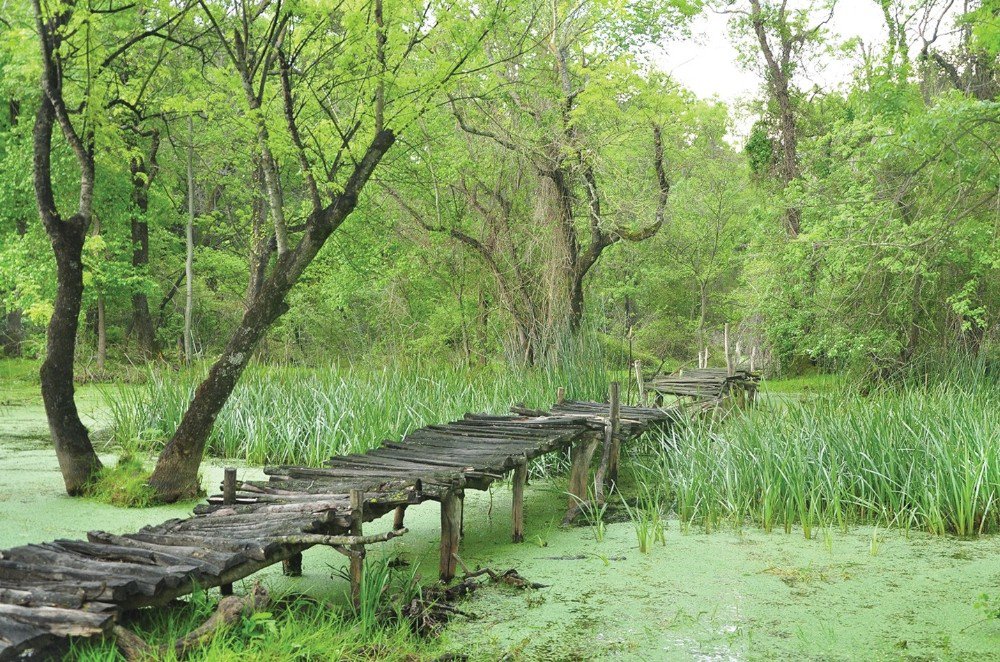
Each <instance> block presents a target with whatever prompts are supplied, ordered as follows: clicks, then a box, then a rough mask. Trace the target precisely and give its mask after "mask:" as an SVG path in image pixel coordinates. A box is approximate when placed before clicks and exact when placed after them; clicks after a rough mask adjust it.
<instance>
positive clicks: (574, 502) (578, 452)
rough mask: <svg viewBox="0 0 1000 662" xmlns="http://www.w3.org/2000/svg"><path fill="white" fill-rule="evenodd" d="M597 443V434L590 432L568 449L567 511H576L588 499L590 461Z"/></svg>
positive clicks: (598, 441)
mask: <svg viewBox="0 0 1000 662" xmlns="http://www.w3.org/2000/svg"><path fill="white" fill-rule="evenodd" d="M598 443H600V438H599V436H598V435H596V434H594V433H592V432H591V433H587V434H585V435H583V437H582V438H581V439H579V440H578V441H577V442H576V443H574V444H573V447H572V448H571V449H570V454H569V456H570V469H569V494H570V497H569V505H568V508H569V511H568V512H576V510H577V509H578V508H579V506H580V504H581V503H584V502H586V501H587V500H588V494H587V484H588V483H589V482H590V481H589V480H588V479H589V478H590V461H591V460H592V459H593V457H594V451H595V450H597V444H598Z"/></svg>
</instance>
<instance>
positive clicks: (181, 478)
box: [149, 277, 292, 502]
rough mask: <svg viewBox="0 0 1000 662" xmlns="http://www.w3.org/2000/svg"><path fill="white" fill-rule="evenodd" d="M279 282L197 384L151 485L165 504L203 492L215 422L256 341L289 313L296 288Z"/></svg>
mask: <svg viewBox="0 0 1000 662" xmlns="http://www.w3.org/2000/svg"><path fill="white" fill-rule="evenodd" d="M274 280H275V279H273V277H272V279H270V280H269V281H268V282H267V284H266V285H265V287H264V288H263V289H262V290H261V291H260V293H259V294H258V296H257V297H256V298H255V299H254V300H253V301H252V302H250V306H249V308H247V311H246V313H245V314H244V315H243V319H242V320H241V321H240V325H239V327H238V328H237V329H236V332H235V333H234V334H233V335H232V337H231V338H230V339H229V342H228V343H227V344H226V348H225V349H224V350H223V352H222V356H220V357H219V359H218V360H217V361H216V362H215V364H214V365H213V366H212V369H211V370H210V371H209V373H208V377H206V378H205V381H203V382H202V383H201V385H199V386H198V390H197V391H195V394H194V399H193V400H191V404H190V405H189V406H188V409H187V411H186V412H185V413H184V418H183V419H182V420H181V424H180V426H178V428H177V431H176V432H175V433H174V436H173V438H172V439H171V440H170V443H168V444H167V446H166V447H165V448H164V449H163V452H162V453H160V457H159V459H158V460H157V462H156V469H155V470H154V471H153V475H152V476H151V477H150V479H149V484H150V486H152V487H153V489H154V490H155V491H156V493H157V495H158V496H159V498H160V499H161V500H163V501H167V502H171V501H176V500H178V499H184V498H190V497H193V496H196V495H197V494H198V492H199V490H200V486H199V485H198V467H199V466H201V460H202V457H203V456H204V453H205V444H206V442H207V440H208V435H209V434H210V433H211V431H212V427H213V426H214V425H215V419H216V417H217V416H218V415H219V412H220V411H221V410H222V407H223V405H225V404H226V400H228V399H229V396H230V394H232V392H233V389H234V388H235V387H236V382H237V381H238V380H239V378H240V375H242V374H243V370H244V369H245V368H246V365H247V362H248V361H249V359H250V356H251V354H253V350H254V348H255V347H256V346H257V343H258V342H259V341H260V339H261V338H262V337H263V336H264V334H265V333H266V332H267V329H268V327H270V325H271V324H272V323H273V322H274V321H275V320H276V319H278V317H280V316H281V315H282V314H283V313H284V312H285V310H287V305H286V304H285V301H284V298H285V295H286V294H287V293H288V291H289V290H290V289H291V285H292V284H291V283H287V284H285V283H281V284H278V283H275V282H274ZM269 286H270V287H269Z"/></svg>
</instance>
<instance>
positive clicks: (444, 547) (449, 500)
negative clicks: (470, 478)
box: [438, 481, 465, 582]
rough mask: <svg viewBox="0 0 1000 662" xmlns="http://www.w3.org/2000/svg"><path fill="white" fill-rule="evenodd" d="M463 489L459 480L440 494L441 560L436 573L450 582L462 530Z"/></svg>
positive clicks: (455, 563) (444, 580)
mask: <svg viewBox="0 0 1000 662" xmlns="http://www.w3.org/2000/svg"><path fill="white" fill-rule="evenodd" d="M464 496H465V491H464V490H463V489H462V484H461V483H460V482H459V481H455V482H453V483H452V486H451V487H449V488H448V489H447V490H445V491H444V494H442V495H441V560H440V564H439V566H438V573H439V576H440V578H441V581H443V582H450V581H451V580H452V579H453V578H454V577H455V568H456V566H457V562H456V561H455V554H457V553H458V545H459V541H460V540H461V532H462V499H463V498H464Z"/></svg>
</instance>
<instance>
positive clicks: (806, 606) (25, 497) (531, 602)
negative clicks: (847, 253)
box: [0, 389, 1000, 660]
mask: <svg viewBox="0 0 1000 662" xmlns="http://www.w3.org/2000/svg"><path fill="white" fill-rule="evenodd" d="M81 395H82V398H81V401H82V406H81V411H82V412H83V415H84V418H85V422H86V423H87V424H88V425H90V426H91V427H100V425H101V423H102V419H101V408H100V398H99V395H97V393H96V391H92V390H90V389H82V394H81ZM103 459H104V460H105V461H113V458H112V457H104V458H103ZM226 464H232V463H231V462H227V463H226ZM203 474H204V481H205V485H206V487H207V488H209V489H214V488H215V487H216V486H218V484H219V481H220V478H221V474H222V464H221V463H218V462H213V463H210V464H207V465H206V467H205V469H204V471H203ZM239 476H240V478H244V477H248V478H256V477H260V476H261V473H260V471H259V470H256V469H240V471H239ZM563 483H564V481H562V482H560V481H558V480H557V481H553V482H535V483H534V484H532V485H530V486H529V487H528V489H527V500H526V506H525V518H526V529H527V530H526V542H525V543H524V544H521V545H513V544H511V543H510V542H509V535H510V490H509V486H507V485H505V484H498V485H496V486H495V487H494V490H493V491H492V492H491V493H482V492H473V491H469V492H467V497H466V502H465V522H466V525H465V539H464V540H463V543H462V551H461V555H462V559H463V561H465V563H466V564H467V565H468V566H469V567H476V566H489V567H491V568H494V569H496V570H505V569H507V568H510V567H514V568H517V570H518V571H519V572H520V573H521V574H522V575H523V576H524V577H526V578H527V579H529V580H530V581H534V582H540V583H543V584H547V585H548V587H547V588H543V589H538V590H531V591H519V590H514V589H510V588H507V587H489V588H485V589H483V590H481V591H479V592H477V593H476V594H474V596H473V597H472V598H470V599H469V600H467V601H465V602H463V603H462V604H461V605H460V608H461V609H462V610H464V611H467V612H471V613H473V614H475V615H476V616H478V618H477V619H475V620H466V619H462V618H460V617H459V618H456V619H455V620H453V621H452V623H451V624H450V625H449V626H448V627H447V629H446V630H445V632H444V635H443V637H442V640H441V646H442V648H443V649H444V650H445V651H452V652H456V653H466V654H469V655H470V657H471V659H474V660H480V659H481V660H495V659H498V658H501V657H503V656H504V655H508V656H509V658H508V659H525V660H577V659H641V660H744V659H746V660H750V659H788V660H801V659H812V660H869V659H888V660H894V659H903V660H936V659H942V660H993V659H995V660H1000V621H996V620H994V621H989V622H983V621H982V619H983V614H982V613H981V612H980V611H978V610H977V609H975V607H974V606H973V603H974V602H975V600H976V598H977V596H978V595H979V594H981V593H984V592H985V593H988V594H990V595H993V596H997V595H998V594H1000V536H987V537H983V538H978V539H967V540H966V539H956V538H950V537H933V536H929V535H926V534H923V533H919V532H911V533H910V534H909V535H908V536H906V535H904V533H903V532H902V531H899V530H895V529H890V530H885V529H874V528H872V527H852V528H851V529H849V530H848V531H847V532H843V531H840V530H835V531H832V532H826V533H824V532H822V531H818V532H817V535H816V537H815V539H813V540H805V539H804V538H803V537H802V535H801V532H800V531H795V532H793V533H792V534H791V535H785V534H783V533H772V534H765V533H763V532H762V531H760V530H759V529H756V528H754V527H745V528H743V529H742V530H734V529H729V530H722V531H719V532H714V533H710V534H706V533H702V532H700V531H699V530H698V529H697V528H692V529H691V530H689V531H688V532H685V533H682V532H681V530H680V528H679V526H678V522H677V521H676V520H675V519H672V520H670V521H669V522H668V523H667V532H666V544H665V545H659V544H657V545H655V546H654V547H653V548H652V550H651V552H650V554H648V555H644V554H641V553H639V551H638V545H637V542H636V538H635V533H634V531H633V529H632V525H631V524H630V523H628V522H624V523H615V524H609V525H608V526H607V529H606V532H605V537H604V540H603V541H601V542H598V541H596V540H595V537H594V533H593V529H591V528H590V527H579V528H573V529H562V528H560V527H559V526H558V522H559V520H560V518H561V516H562V513H563V508H564V507H565V504H566V497H565V495H564V493H563V492H562V490H563V489H564V487H565V485H564V484H563ZM61 484H62V482H61V478H60V476H59V472H58V466H57V464H56V460H55V456H54V454H53V453H52V451H51V448H50V447H49V446H48V441H47V436H46V426H45V418H44V413H43V411H42V409H41V406H40V405H37V404H35V403H32V402H31V401H18V399H14V400H10V399H8V400H7V401H6V402H5V404H3V405H0V548H5V547H10V546H14V545H21V544H25V543H29V542H41V541H46V540H52V539H55V538H69V537H82V536H85V535H86V532H87V531H88V530H92V529H104V530H107V531H111V532H114V533H122V532H127V531H132V530H135V529H137V528H139V527H141V526H143V525H145V524H151V523H157V522H160V521H162V520H164V519H167V518H170V517H179V516H184V515H186V514H188V513H189V512H190V509H191V506H192V504H190V503H188V504H180V505H175V506H164V507H157V508H149V509H144V510H128V509H120V508H115V507H112V506H108V505H104V504H99V503H95V502H93V501H88V500H80V499H70V498H69V497H66V496H65V495H64V494H62V491H61ZM406 524H407V526H408V527H409V528H410V531H411V532H410V533H409V534H408V535H406V536H404V537H402V538H399V539H396V540H393V541H391V542H389V543H386V544H383V545H381V546H373V547H371V548H370V550H371V552H370V554H371V556H372V557H375V556H378V555H380V554H384V555H388V556H390V557H393V558H395V557H402V558H404V559H407V560H409V561H410V562H412V563H414V564H416V570H417V572H418V573H419V574H420V575H421V576H422V577H424V578H426V581H431V580H433V578H435V577H436V573H437V541H438V530H439V522H438V508H437V505H436V504H434V503H426V504H422V505H421V506H418V507H411V508H410V510H409V511H408V512H407V518H406ZM390 525H391V518H383V519H382V520H381V521H379V522H375V523H372V524H370V525H368V527H367V528H366V532H370V533H375V532H380V531H384V530H386V529H387V528H389V526H390ZM345 565H346V563H345V559H344V557H342V556H340V555H339V554H337V553H336V552H333V551H331V550H328V549H319V548H314V549H311V550H309V551H307V552H306V554H305V558H304V570H305V574H304V576H303V577H301V578H297V579H287V578H284V577H282V576H281V575H280V570H279V568H278V567H275V568H271V569H269V570H267V571H265V572H261V573H259V574H258V575H256V576H255V577H253V578H251V579H249V580H245V582H244V585H245V587H249V585H250V583H251V582H252V581H253V580H254V579H258V578H259V579H261V580H262V581H263V582H265V583H266V584H267V585H269V586H270V587H272V589H273V590H275V591H285V590H290V591H296V592H306V593H310V594H313V595H317V596H321V597H331V598H334V599H337V600H342V599H343V596H344V592H345V590H346V582H345V581H344V580H343V579H342V578H340V577H331V575H333V574H335V573H336V572H337V571H338V570H340V569H341V568H343V567H344V566H345ZM410 570H411V569H404V570H402V572H409V571H410Z"/></svg>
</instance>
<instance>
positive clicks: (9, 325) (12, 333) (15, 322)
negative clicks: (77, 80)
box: [0, 99, 28, 358]
mask: <svg viewBox="0 0 1000 662" xmlns="http://www.w3.org/2000/svg"><path fill="white" fill-rule="evenodd" d="M8 109H9V111H10V125H11V127H15V126H17V123H18V120H19V118H20V116H21V102H20V101H18V100H17V99H11V100H10V102H9V103H8ZM15 229H16V230H17V236H18V237H22V238H23V237H24V235H25V234H27V232H28V223H27V220H26V219H25V218H24V217H18V218H17V219H16V221H15ZM23 342H24V315H23V313H22V311H21V309H20V308H15V309H14V310H10V311H8V312H7V321H6V324H5V326H4V332H3V334H2V335H0V345H2V346H3V350H4V354H5V355H6V356H8V357H10V358H18V357H20V356H21V343H23Z"/></svg>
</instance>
